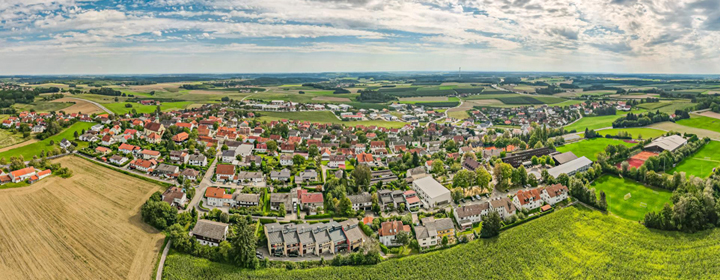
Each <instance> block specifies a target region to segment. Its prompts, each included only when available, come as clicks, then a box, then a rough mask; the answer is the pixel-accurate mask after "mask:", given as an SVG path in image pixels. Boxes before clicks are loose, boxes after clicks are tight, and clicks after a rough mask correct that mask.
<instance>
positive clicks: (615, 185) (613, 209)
mask: <svg viewBox="0 0 720 280" xmlns="http://www.w3.org/2000/svg"><path fill="white" fill-rule="evenodd" d="M590 187H591V188H595V190H596V194H597V195H598V197H599V195H600V191H604V192H605V195H606V198H607V203H608V211H610V213H613V214H615V215H618V216H619V217H621V218H625V219H628V220H631V221H641V220H643V219H645V213H648V212H652V211H659V210H661V209H662V208H663V206H664V205H665V203H670V197H671V196H672V192H670V191H668V190H664V189H657V188H650V187H647V186H644V185H642V184H640V183H638V182H635V181H633V180H630V179H625V178H619V177H616V176H611V175H605V176H602V177H600V178H598V179H597V180H595V181H594V182H593V183H592V184H591V185H590ZM627 194H630V195H629V197H628V198H627V199H625V196H626V195H627Z"/></svg>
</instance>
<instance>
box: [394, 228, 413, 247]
mask: <svg viewBox="0 0 720 280" xmlns="http://www.w3.org/2000/svg"><path fill="white" fill-rule="evenodd" d="M410 240H411V238H410V233H409V232H407V231H401V232H398V233H397V234H395V243H397V244H400V245H403V246H406V245H408V244H410Z"/></svg>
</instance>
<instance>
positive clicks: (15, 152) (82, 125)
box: [0, 122, 95, 160]
mask: <svg viewBox="0 0 720 280" xmlns="http://www.w3.org/2000/svg"><path fill="white" fill-rule="evenodd" d="M93 125H95V123H88V122H77V123H75V124H73V125H72V126H71V127H68V128H67V129H65V130H63V131H62V132H60V133H58V134H56V135H54V136H52V137H50V138H47V139H45V140H42V141H39V142H35V143H32V144H28V145H25V146H22V147H18V148H15V149H12V150H9V151H5V152H2V153H0V158H6V159H10V157H17V156H23V157H24V158H25V160H30V159H32V158H33V156H36V155H40V151H42V150H45V151H49V150H52V149H54V148H58V149H59V148H60V146H58V143H60V141H62V140H63V138H66V139H68V140H71V141H72V140H75V136H74V132H75V131H77V132H78V134H79V133H80V132H81V131H82V130H83V129H85V130H87V129H89V128H90V127H92V126H93ZM51 140H52V141H54V142H55V144H54V145H52V146H51V145H50V141H51Z"/></svg>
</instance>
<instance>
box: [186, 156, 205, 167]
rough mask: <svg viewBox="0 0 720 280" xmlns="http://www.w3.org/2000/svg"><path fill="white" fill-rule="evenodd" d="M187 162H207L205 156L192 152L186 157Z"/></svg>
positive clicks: (197, 164)
mask: <svg viewBox="0 0 720 280" xmlns="http://www.w3.org/2000/svg"><path fill="white" fill-rule="evenodd" d="M188 164H189V165H193V166H206V165H207V164H208V162H207V157H206V156H205V155H203V154H194V155H190V157H188Z"/></svg>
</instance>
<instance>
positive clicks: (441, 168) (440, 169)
mask: <svg viewBox="0 0 720 280" xmlns="http://www.w3.org/2000/svg"><path fill="white" fill-rule="evenodd" d="M430 172H431V173H433V174H445V164H444V163H443V162H442V161H441V160H437V159H436V160H434V161H433V163H432V168H431V169H430Z"/></svg>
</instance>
